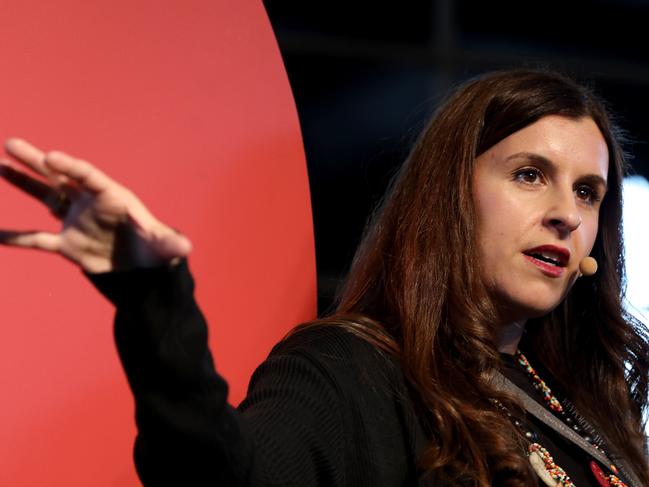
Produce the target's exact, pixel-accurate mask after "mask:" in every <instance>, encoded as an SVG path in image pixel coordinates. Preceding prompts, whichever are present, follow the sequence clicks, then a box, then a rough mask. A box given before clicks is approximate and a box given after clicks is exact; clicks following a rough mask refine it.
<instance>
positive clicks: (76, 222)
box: [2, 71, 649, 486]
mask: <svg viewBox="0 0 649 487" xmlns="http://www.w3.org/2000/svg"><path fill="white" fill-rule="evenodd" d="M6 148H7V151H8V153H9V154H10V155H12V156H13V157H14V158H15V159H16V160H18V161H19V162H21V163H23V164H25V165H26V166H27V167H29V168H30V169H32V170H34V171H36V172H37V173H39V174H41V175H43V176H45V177H47V178H49V180H50V181H51V182H52V185H51V187H44V186H42V185H39V184H37V183H35V182H34V181H33V180H32V179H30V178H29V176H26V175H25V174H23V173H22V172H19V171H18V170H17V169H14V168H11V166H9V165H7V164H5V165H3V166H2V174H3V176H4V177H5V178H6V179H8V180H9V181H10V182H12V183H14V184H16V185H17V186H19V187H20V188H22V189H24V190H25V191H27V192H28V193H30V194H32V195H34V196H36V197H38V198H39V199H41V200H43V201H44V202H45V203H46V204H48V205H49V206H50V208H51V209H52V210H53V211H54V212H55V213H56V214H58V215H60V216H61V218H62V219H63V222H64V223H63V229H62V231H61V233H60V234H46V233H31V234H5V235H4V237H3V241H4V242H5V243H6V244H10V245H17V246H27V247H35V248H40V249H44V250H49V251H53V252H58V253H61V254H62V255H64V256H65V257H67V258H68V259H70V260H72V261H73V262H75V263H77V264H78V265H80V266H81V268H82V269H84V270H85V271H86V272H88V273H89V276H90V278H91V280H93V282H94V283H95V284H96V285H97V286H98V287H99V288H100V290H101V291H102V292H104V293H105V294H106V295H107V296H108V297H109V299H111V300H112V301H113V302H114V303H115V304H116V306H117V317H116V336H117V343H118V348H119V352H120V356H121V358H122V361H123V363H124V367H125V370H126V372H127V375H128V378H129V382H130V385H131V387H132V389H133V392H134V395H135V399H136V408H137V423H138V430H139V435H138V439H137V441H136V447H135V456H136V464H137V466H138V471H139V473H140V476H141V478H142V479H143V481H144V482H145V484H147V485H149V484H150V485H194V484H196V485H203V484H206V485H207V484H209V483H214V484H216V485H221V484H223V485H336V486H337V485H381V486H389V485H410V484H415V483H417V482H419V483H420V484H421V485H456V484H462V485H483V486H484V485H493V484H496V485H534V484H536V483H538V482H540V483H543V484H547V485H578V486H582V485H649V471H648V468H647V459H646V453H647V452H646V446H645V445H646V443H645V437H644V434H643V421H642V414H643V413H644V412H645V410H646V405H647V404H646V403H647V392H648V389H647V386H648V373H649V360H648V359H649V354H648V352H649V345H648V342H647V337H646V335H645V334H644V332H643V331H642V330H643V328H642V327H641V325H640V324H638V323H636V322H635V321H634V320H633V319H632V318H631V317H630V316H628V315H627V314H626V313H625V312H624V310H623V309H622V306H621V293H622V288H621V282H622V278H623V269H624V267H623V264H624V261H623V255H622V242H621V233H620V222H621V178H622V173H623V170H624V165H625V163H624V157H623V153H622V150H621V148H620V145H619V142H618V138H617V133H616V130H615V128H614V127H613V125H612V123H611V121H610V119H609V116H608V115H607V113H606V111H605V109H604V108H603V106H602V103H601V102H600V101H598V99H597V98H595V97H594V96H593V95H592V94H591V93H590V92H589V91H588V90H586V89H585V88H583V87H581V86H579V85H577V84H575V83H574V82H572V81H570V80H568V79H566V78H564V77H562V76H559V75H557V74H553V73H545V72H538V71H506V72H497V73H492V74H488V75H485V76H482V77H480V78H477V79H475V80H472V81H470V82H468V83H466V84H464V85H463V86H461V87H460V88H459V89H458V90H457V91H456V92H455V94H454V95H453V96H452V97H451V98H450V99H449V100H448V101H447V102H446V103H445V104H444V105H443V106H442V107H441V108H440V109H439V110H438V111H437V113H436V114H435V116H434V117H433V119H432V120H431V122H430V123H429V124H428V126H427V127H426V129H425V130H424V131H423V133H422V135H421V137H420V138H419V140H418V141H417V143H416V144H415V147H414V149H413V150H412V153H411V155H410V157H409V159H408V161H406V163H405V164H404V166H403V168H402V170H401V171H400V173H399V174H398V176H397V177H396V179H395V181H394V182H393V185H392V187H391V189H390V191H389V192H388V195H387V196H386V198H385V200H384V203H383V205H382V206H381V208H380V209H379V210H378V211H377V213H376V215H375V217H374V219H373V221H372V223H371V225H370V226H369V227H368V231H367V233H366V235H365V237H364V239H363V242H362V244H361V246H360V248H359V250H358V252H357V255H356V257H355V260H354V263H353V265H352V268H351V271H350V273H349V278H348V280H347V282H346V284H345V286H344V288H343V290H342V293H341V298H340V301H339V305H338V308H337V310H336V312H335V313H334V315H333V316H330V317H327V318H324V319H321V320H318V321H316V322H314V323H309V324H306V325H303V326H301V327H299V328H298V329H296V330H295V331H294V332H293V333H291V334H290V335H289V336H288V337H287V338H286V339H285V340H283V341H282V342H281V343H280V344H278V345H277V346H276V347H275V349H274V350H273V352H272V353H271V355H270V356H269V358H268V359H267V360H266V361H265V362H264V363H263V364H262V365H261V366H260V368H259V369H258V370H257V372H256V373H255V375H254V376H253V379H252V380H251V384H250V389H249V395H248V397H247V399H246V400H245V401H244V402H243V403H242V404H241V405H240V407H239V408H238V409H239V411H234V410H232V409H231V408H230V407H229V406H227V403H226V396H227V386H226V384H225V383H224V382H223V381H222V379H221V378H220V377H219V376H218V375H216V373H215V372H214V369H213V365H212V361H211V357H210V354H209V351H208V350H207V345H206V338H205V326H204V323H203V321H202V317H201V315H200V311H199V310H198V309H197V308H196V305H195V303H194V301H193V298H192V282H191V278H190V277H189V274H188V272H187V268H186V263H185V260H184V257H186V256H187V254H188V253H189V251H190V248H191V246H190V243H189V242H188V240H187V239H186V238H185V237H183V236H182V235H179V234H178V233H176V232H174V231H173V230H171V229H170V228H169V227H167V226H166V225H164V224H163V223H161V222H159V221H157V220H156V219H155V218H154V217H153V216H152V215H151V214H150V213H149V211H148V210H147V209H146V208H145V207H144V206H143V205H142V203H141V202H140V201H139V200H138V199H137V198H136V197H135V196H134V195H133V194H132V193H130V192H129V191H128V190H126V189H125V188H123V187H121V186H120V185H119V184H117V183H115V182H114V181H112V180H111V179H110V178H108V177H107V176H106V175H104V174H102V173H101V172H100V171H99V170H98V169H96V168H94V167H92V166H91V165H90V164H88V163H86V162H84V161H80V160H77V159H75V158H73V157H70V156H68V155H66V154H62V153H49V154H43V153H42V152H40V151H39V150H38V149H36V148H34V147H32V146H31V145H29V144H28V143H26V142H24V141H20V140H16V139H13V140H10V141H9V142H8V143H7V145H6ZM589 255H592V256H593V257H594V258H595V259H596V261H597V262H599V266H600V270H599V271H598V272H597V273H595V274H593V275H590V276H580V275H581V274H582V273H586V274H591V273H592V271H593V269H585V268H583V269H582V270H581V271H580V267H579V265H580V263H581V262H582V261H583V260H584V258H586V257H587V256H589ZM519 349H521V350H523V352H522V353H521V352H519V351H518V350H519ZM530 364H532V365H530ZM566 430H573V433H569V432H566ZM575 433H576V434H575ZM592 444H595V445H596V446H595V447H593V446H592ZM551 456H552V457H553V458H550V457H551ZM219 482H220V484H219Z"/></svg>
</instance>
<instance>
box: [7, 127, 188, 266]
mask: <svg viewBox="0 0 649 487" xmlns="http://www.w3.org/2000/svg"><path fill="white" fill-rule="evenodd" d="M5 150H6V152H7V153H8V154H9V155H11V156H12V157H13V159H14V160H15V161H17V162H18V163H20V164H21V165H22V166H25V167H26V168H27V169H28V171H25V170H22V169H19V168H18V167H17V166H16V165H15V163H12V162H10V161H9V160H0V176H2V177H3V178H4V179H6V180H7V181H8V182H10V183H11V184H13V185H14V186H16V187H18V188H19V189H21V190H22V191H24V192H25V193H27V194H29V195H30V196H32V197H34V198H36V199H37V200H39V201H41V202H42V203H43V204H44V205H45V206H47V207H48V208H49V209H50V211H51V212H52V213H53V214H54V215H55V216H56V217H57V218H59V219H60V220H61V222H62V227H61V231H60V232H58V233H51V232H43V231H27V232H19V231H8V230H3V231H0V244H4V245H12V246H16V247H28V248H34V249H40V250H44V251H48V252H55V253H59V254H61V255H62V256H63V257H65V258H67V259H69V260H71V261H73V262H75V263H76V264H78V265H79V266H80V267H81V268H82V269H83V270H84V271H86V272H91V273H96V272H107V271H111V270H115V269H125V268H131V267H150V266H155V265H160V264H161V263H164V262H170V261H174V260H177V259H179V258H182V257H185V256H187V255H188V254H189V252H190V251H191V243H190V241H189V240H188V239H187V238H186V237H185V236H183V235H181V234H179V233H178V232H176V231H175V230H173V229H172V228H170V227H169V226H167V225H165V224H163V223H162V222H160V221H159V220H158V219H157V218H155V217H154V216H153V215H152V214H151V212H149V210H148V209H147V208H146V207H145V206H144V204H143V203H142V202H141V201H140V200H139V199H138V198H137V196H135V195H134V194H133V193H132V192H131V191H130V190H128V189H127V188H125V187H124V186H122V185H120V184H119V183H117V182H115V181H113V180H112V179H111V178H110V177H108V176H107V175H106V174H104V173H103V172H102V171H100V170H99V169H97V168H96V167H94V166H93V165H92V164H90V163H88V162H86V161H84V160H81V159H77V158H75V157H72V156H70V155H68V154H65V153H63V152H48V153H44V152H42V151H41V150H39V149H37V148H36V147H34V146H33V145H31V144H29V143H28V142H26V141H24V140H21V139H9V140H8V141H7V142H6V144H5Z"/></svg>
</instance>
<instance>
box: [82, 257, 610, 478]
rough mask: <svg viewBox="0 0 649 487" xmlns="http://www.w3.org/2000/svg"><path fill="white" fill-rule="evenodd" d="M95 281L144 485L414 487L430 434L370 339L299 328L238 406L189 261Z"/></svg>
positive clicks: (524, 383) (577, 454) (564, 460)
mask: <svg viewBox="0 0 649 487" xmlns="http://www.w3.org/2000/svg"><path fill="white" fill-rule="evenodd" d="M89 277H90V279H91V280H92V281H93V283H94V284H95V285H96V286H97V287H98V288H99V290H100V291H101V292H102V293H104V294H105V295H106V296H107V297H108V298H109V299H110V300H111V301H112V302H113V303H114V304H115V305H116V307H117V314H116V319H115V338H116V342H117V347H118V351H119V354H120V357H121V360H122V363H123V366H124V369H125V371H126V375H127V377H128V381H129V384H130V386H131V388H132V391H133V394H134V397H135V407H136V423H137V427H138V436H137V439H136V443H135V453H134V455H135V463H136V467H137V471H138V474H139V475H140V478H141V479H142V481H143V483H144V484H145V485H147V486H153V485H156V486H157V485H183V486H185V485H228V486H280V485H281V486H286V485H296V486H304V487H309V486H334V487H337V486H359V485H375V486H382V487H390V486H395V487H396V486H403V485H416V484H417V482H418V480H417V475H418V472H417V469H416V459H417V458H418V456H419V455H420V454H421V453H422V451H423V449H424V448H425V446H426V444H427V439H426V436H425V434H424V432H423V430H422V428H421V426H420V425H419V422H418V420H417V417H416V415H415V414H414V410H413V404H412V401H411V399H410V397H409V394H408V391H407V387H406V383H405V380H404V377H403V375H402V373H401V370H400V368H399V366H398V364H396V363H395V362H394V360H393V359H391V358H390V357H388V356H387V355H385V354H384V353H382V352H380V351H378V350H377V349H376V348H375V347H373V346H372V345H370V344H369V343H368V342H366V341H364V340H362V339H361V338H358V337H357V336H355V335H353V334H351V333H349V332H348V331H346V330H345V329H343V328H340V327H333V326H332V327H317V328H310V329H307V330H306V331H302V332H298V333H296V334H294V335H292V336H290V337H289V338H287V339H285V340H283V341H282V342H280V343H279V344H278V345H277V346H275V348H274V349H273V350H272V352H271V353H270V355H269V357H268V358H267V359H266V360H265V361H264V362H263V363H262V364H261V365H260V366H259V368H258V369H257V371H256V372H255V373H254V375H253V377H252V379H251V382H250V385H249V390H248V396H247V398H246V399H245V400H244V401H243V402H242V403H241V405H240V406H239V407H238V408H237V409H234V408H232V407H231V406H229V405H228V404H227V384H226V382H225V381H224V380H223V379H222V378H221V377H220V376H219V375H218V374H217V373H216V372H215V370H214V366H213V363H212V357H211V355H210V352H209V350H208V346H207V327H206V326H205V322H204V319H203V316H202V315H201V313H200V311H199V309H198V307H197V305H196V303H195V301H194V298H193V281H192V278H191V276H190V274H189V272H188V270H187V265H186V263H185V262H183V263H182V264H180V265H177V266H175V267H162V268H157V269H138V270H133V271H128V272H113V273H107V274H99V275H91V276H89ZM503 359H504V363H505V370H504V371H503V373H504V374H505V375H506V376H507V377H509V378H510V379H511V380H512V381H513V382H514V383H516V384H517V385H519V387H521V388H523V389H524V390H525V391H527V392H528V393H529V394H530V395H531V396H532V397H535V398H536V399H537V400H538V401H539V402H541V399H540V397H539V396H538V393H537V392H536V391H535V390H534V389H533V388H532V386H531V384H530V382H529V380H528V378H527V376H526V374H525V372H524V371H523V370H522V369H521V368H520V367H519V366H518V365H517V364H516V363H515V362H514V359H513V357H508V356H504V357H503ZM544 379H545V380H547V378H544ZM529 421H530V424H531V425H532V427H533V428H534V429H535V431H536V432H537V433H538V435H539V440H538V442H539V443H540V444H542V445H543V446H545V447H546V448H547V449H548V450H549V451H550V452H551V454H552V455H553V456H554V457H555V460H556V461H557V463H558V464H559V465H561V466H562V467H563V468H564V469H565V470H566V471H567V472H568V473H569V475H570V476H571V477H572V479H573V481H574V482H575V484H576V485H577V486H579V487H581V486H589V485H591V486H596V485H598V484H597V483H596V482H595V480H594V478H593V476H592V474H591V473H590V469H589V466H588V465H589V461H590V459H589V458H585V456H586V455H585V454H584V453H582V451H581V450H579V449H578V448H576V447H574V446H573V445H571V444H569V443H567V442H566V441H565V440H563V439H562V438H561V437H560V436H559V435H558V434H557V433H555V432H554V431H553V430H550V429H548V428H547V427H546V426H545V425H543V424H538V422H536V421H535V420H534V419H533V418H532V419H530V420H529Z"/></svg>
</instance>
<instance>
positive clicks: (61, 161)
mask: <svg viewBox="0 0 649 487" xmlns="http://www.w3.org/2000/svg"><path fill="white" fill-rule="evenodd" d="M45 165H46V166H47V168H48V169H52V170H53V171H55V172H57V173H59V174H62V175H64V176H66V177H67V178H69V179H70V180H72V181H74V182H76V183H77V184H78V185H79V186H80V187H81V188H82V189H85V190H87V191H90V192H92V193H100V192H102V191H105V190H107V189H108V188H110V187H111V186H114V185H117V183H116V182H115V181H113V180H112V179H111V178H110V177H108V176H107V175H106V174H104V173H103V172H102V171H100V170H99V169H97V168H96V167H95V166H93V165H92V164H90V163H89V162H87V161H84V160H82V159H76V158H75V157H72V156H70V155H68V154H66V153H64V152H58V151H53V152H49V153H48V154H47V157H46V158H45Z"/></svg>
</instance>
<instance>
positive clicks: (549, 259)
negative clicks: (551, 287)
mask: <svg viewBox="0 0 649 487" xmlns="http://www.w3.org/2000/svg"><path fill="white" fill-rule="evenodd" d="M523 253H524V254H525V255H529V256H530V257H534V258H535V259H537V260H540V261H541V262H546V263H548V264H551V265H555V266H557V267H565V264H562V263H561V261H560V260H559V259H555V258H553V257H549V256H547V255H543V254H539V253H536V252H523Z"/></svg>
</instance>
